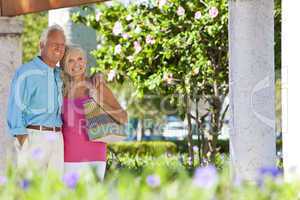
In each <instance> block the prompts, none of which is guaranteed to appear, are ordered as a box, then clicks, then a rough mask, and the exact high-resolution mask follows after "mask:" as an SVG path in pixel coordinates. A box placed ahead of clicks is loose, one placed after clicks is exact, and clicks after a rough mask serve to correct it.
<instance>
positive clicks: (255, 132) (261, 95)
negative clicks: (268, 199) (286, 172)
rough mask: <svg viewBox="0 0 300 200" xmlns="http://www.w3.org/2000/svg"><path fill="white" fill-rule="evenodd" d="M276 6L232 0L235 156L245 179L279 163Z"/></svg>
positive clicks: (261, 1)
mask: <svg viewBox="0 0 300 200" xmlns="http://www.w3.org/2000/svg"><path fill="white" fill-rule="evenodd" d="M273 9H274V2H273V0H256V1H253V0H230V1H229V54H230V58H229V60H230V63H229V65H230V111H231V113H230V115H231V120H230V156H231V161H232V169H233V174H234V175H235V176H236V177H237V178H239V179H246V180H255V179H256V178H257V174H258V173H257V172H258V170H259V169H260V168H261V167H265V166H275V162H276V145H275V89H274V85H275V84H274V76H275V74H274V19H273V13H274V11H273ZM299 146H300V145H299Z"/></svg>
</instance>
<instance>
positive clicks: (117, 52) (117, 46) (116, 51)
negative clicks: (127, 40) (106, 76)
mask: <svg viewBox="0 0 300 200" xmlns="http://www.w3.org/2000/svg"><path fill="white" fill-rule="evenodd" d="M121 51H122V46H121V45H120V44H118V45H116V46H115V52H114V54H120V53H121Z"/></svg>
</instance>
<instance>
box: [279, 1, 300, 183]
mask: <svg viewBox="0 0 300 200" xmlns="http://www.w3.org/2000/svg"><path fill="white" fill-rule="evenodd" d="M299 8H300V2H299V1H282V79H281V80H282V98H281V99H282V137H283V164H284V174H285V178H286V179H287V180H292V179H293V178H297V179H299V178H300V156H299V153H300V126H299V124H300V123H299V111H300V96H299V85H300V78H299V75H300V67H299V64H300V60H299V55H300V54H299V45H300V38H299V35H300V30H299V28H298V26H299V19H300V12H299Z"/></svg>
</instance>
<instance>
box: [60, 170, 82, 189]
mask: <svg viewBox="0 0 300 200" xmlns="http://www.w3.org/2000/svg"><path fill="white" fill-rule="evenodd" d="M79 177H80V176H79V174H78V173H76V172H70V173H67V174H65V175H64V177H63V182H64V183H65V185H66V186H67V187H69V188H71V189H74V188H75V187H76V185H77V183H78V181H79Z"/></svg>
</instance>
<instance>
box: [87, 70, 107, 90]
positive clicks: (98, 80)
mask: <svg viewBox="0 0 300 200" xmlns="http://www.w3.org/2000/svg"><path fill="white" fill-rule="evenodd" d="M90 82H91V84H92V85H93V86H94V87H95V88H97V87H99V86H100V85H101V84H105V83H106V82H105V79H104V76H103V74H100V73H99V74H95V75H94V76H92V77H91V79H90Z"/></svg>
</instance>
